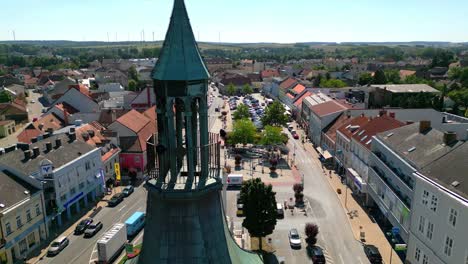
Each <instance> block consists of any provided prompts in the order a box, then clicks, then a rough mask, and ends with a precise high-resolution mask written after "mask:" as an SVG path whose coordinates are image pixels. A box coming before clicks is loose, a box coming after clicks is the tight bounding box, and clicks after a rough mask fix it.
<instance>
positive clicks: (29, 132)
mask: <svg viewBox="0 0 468 264" xmlns="http://www.w3.org/2000/svg"><path fill="white" fill-rule="evenodd" d="M39 135H42V131H40V130H39V129H37V128H34V129H25V130H23V131H22V132H21V133H19V135H18V136H17V137H16V138H17V139H18V142H21V143H31V138H35V137H38V136H39Z"/></svg>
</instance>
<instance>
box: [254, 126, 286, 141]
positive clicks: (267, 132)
mask: <svg viewBox="0 0 468 264" xmlns="http://www.w3.org/2000/svg"><path fill="white" fill-rule="evenodd" d="M285 137H286V138H285ZM285 140H286V142H287V140H288V138H287V135H285V134H283V129H282V128H281V127H276V126H265V129H264V130H263V131H262V137H261V139H260V143H261V144H262V145H277V144H281V143H284V142H285Z"/></svg>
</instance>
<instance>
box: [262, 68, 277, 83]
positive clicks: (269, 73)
mask: <svg viewBox="0 0 468 264" xmlns="http://www.w3.org/2000/svg"><path fill="white" fill-rule="evenodd" d="M260 76H262V80H263V81H267V80H268V79H272V78H275V77H280V73H279V71H278V70H277V69H266V70H263V71H261V72H260Z"/></svg>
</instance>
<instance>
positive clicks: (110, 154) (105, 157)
mask: <svg viewBox="0 0 468 264" xmlns="http://www.w3.org/2000/svg"><path fill="white" fill-rule="evenodd" d="M119 151H120V148H114V149H112V150H111V151H108V152H106V154H104V155H102V156H101V160H102V161H103V162H105V161H106V160H108V159H109V158H110V157H112V156H113V155H114V154H115V153H117V152H119Z"/></svg>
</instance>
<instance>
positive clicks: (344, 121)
mask: <svg viewBox="0 0 468 264" xmlns="http://www.w3.org/2000/svg"><path fill="white" fill-rule="evenodd" d="M352 121H353V118H352V117H348V115H346V114H341V115H340V116H339V117H338V118H337V119H336V120H335V121H334V122H333V123H332V124H331V126H328V128H325V134H326V135H327V136H328V137H329V138H330V139H331V140H332V141H333V142H335V141H336V131H337V130H338V129H339V128H340V127H346V126H347V125H349V124H350V123H351V122H352Z"/></svg>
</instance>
